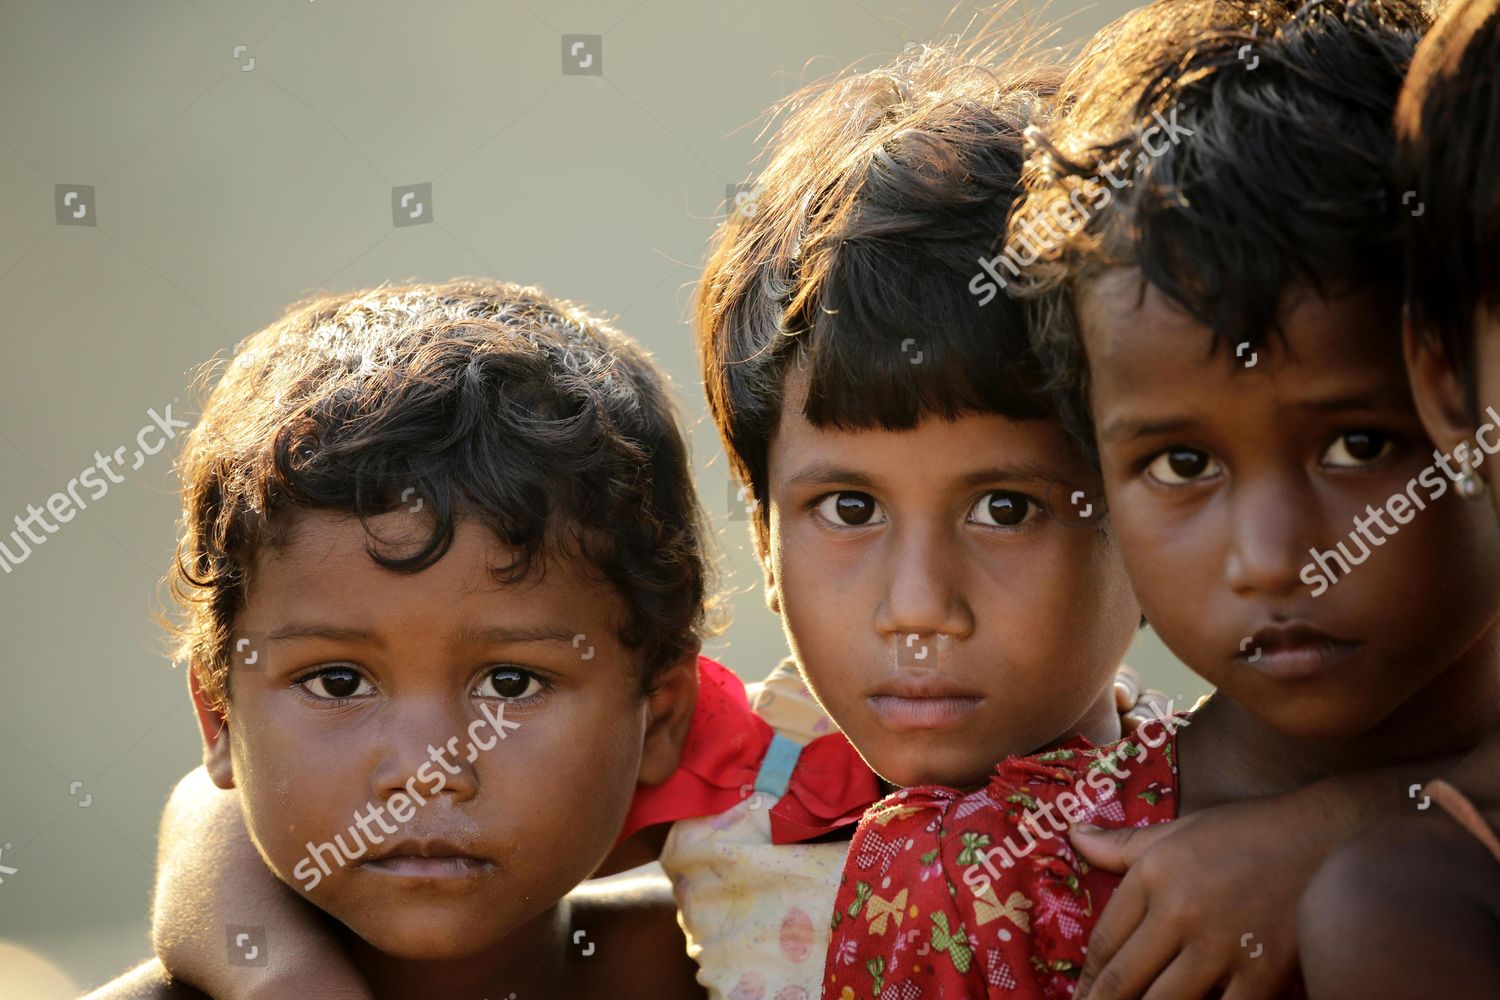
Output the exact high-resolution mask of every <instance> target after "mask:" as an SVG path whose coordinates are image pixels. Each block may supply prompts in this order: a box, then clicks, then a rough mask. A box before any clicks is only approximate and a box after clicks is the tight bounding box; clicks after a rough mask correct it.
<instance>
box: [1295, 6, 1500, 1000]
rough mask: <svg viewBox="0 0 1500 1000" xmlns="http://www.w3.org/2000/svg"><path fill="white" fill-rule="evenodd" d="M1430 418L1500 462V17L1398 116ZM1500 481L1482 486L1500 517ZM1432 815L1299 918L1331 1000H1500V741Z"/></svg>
mask: <svg viewBox="0 0 1500 1000" xmlns="http://www.w3.org/2000/svg"><path fill="white" fill-rule="evenodd" d="M1396 130H1397V139H1398V151H1399V156H1398V163H1399V166H1400V171H1399V183H1398V184H1397V185H1396V190H1397V191H1401V192H1403V193H1404V192H1406V191H1411V192H1413V197H1412V199H1411V201H1412V202H1413V203H1411V204H1407V205H1406V206H1405V208H1406V211H1404V212H1403V213H1402V215H1403V218H1404V220H1405V223H1406V232H1407V248H1406V251H1407V252H1406V266H1407V290H1408V306H1409V315H1410V317H1411V322H1410V324H1409V325H1408V327H1407V330H1406V340H1405V346H1406V357H1407V360H1408V362H1409V365H1408V367H1409V371H1410V374H1411V380H1412V389H1413V392H1414V394H1415V395H1416V400H1417V408H1418V410H1419V412H1420V413H1421V414H1422V418H1423V423H1424V424H1425V425H1426V427H1427V430H1428V432H1429V433H1430V434H1431V435H1432V438H1433V440H1435V441H1437V442H1438V443H1439V445H1440V446H1441V447H1442V449H1443V451H1445V452H1447V453H1450V454H1456V453H1457V452H1458V450H1459V449H1460V448H1463V449H1465V450H1467V451H1473V452H1474V465H1475V467H1476V468H1477V467H1479V466H1480V464H1481V462H1482V460H1483V459H1484V457H1485V456H1490V457H1494V455H1495V453H1496V451H1500V443H1497V442H1500V435H1497V428H1500V331H1497V325H1500V180H1497V179H1500V4H1497V3H1496V0H1456V2H1454V3H1452V4H1451V5H1449V6H1448V7H1447V8H1446V9H1445V10H1444V11H1443V13H1442V14H1441V16H1439V18H1438V20H1437V22H1436V23H1435V24H1434V25H1433V27H1432V30H1431V31H1430V32H1429V33H1428V35H1427V37H1426V38H1425V39H1423V41H1422V44H1421V45H1420V46H1418V48H1417V54H1416V58H1415V59H1414V60H1413V61H1412V68H1411V70H1410V72H1408V74H1407V77H1406V84H1405V86H1404V87H1403V88H1402V91H1401V99H1400V102H1399V103H1398V104H1397V111H1396ZM1493 469H1494V466H1493V465H1492V464H1491V465H1488V467H1486V468H1485V470H1484V471H1483V472H1476V473H1475V478H1474V479H1472V480H1471V481H1470V482H1471V483H1472V484H1473V485H1475V486H1478V487H1480V488H1482V489H1483V490H1484V491H1485V492H1486V493H1487V494H1488V495H1489V498H1490V502H1491V504H1492V505H1494V506H1495V507H1496V509H1497V510H1500V493H1497V492H1496V490H1495V487H1494V483H1493V481H1492V480H1493V475H1492V472H1493ZM1419 794H1420V796H1421V802H1422V803H1424V804H1425V809H1424V810H1423V811H1422V812H1419V813H1418V814H1417V815H1416V816H1412V817H1403V818H1400V819H1395V820H1391V821H1389V822H1387V823H1385V824H1382V825H1381V826H1380V827H1378V828H1377V829H1375V830H1373V831H1371V833H1370V834H1369V835H1368V836H1365V837H1362V838H1361V839H1359V840H1358V841H1356V842H1355V843H1353V844H1351V845H1350V846H1349V847H1347V848H1345V849H1344V850H1342V851H1340V852H1339V853H1338V854H1337V855H1335V856H1334V858H1333V859H1332V860H1330V861H1329V863H1328V864H1327V865H1326V866H1325V867H1324V869H1323V871H1322V872H1321V873H1320V874H1319V875H1318V877H1317V879H1316V880H1315V881H1314V882H1313V884H1312V886H1311V887H1310V888H1309V889H1308V892H1307V895H1306V896H1305V897H1304V898H1303V903H1302V908H1301V911H1300V914H1299V921H1298V923H1299V926H1300V928H1301V932H1300V939H1301V943H1302V953H1303V967H1304V968H1305V970H1306V973H1307V982H1308V991H1309V992H1310V993H1311V994H1312V995H1313V996H1314V997H1315V998H1317V1000H1342V998H1344V997H1348V998H1351V1000H1352V998H1360V1000H1385V998H1396V997H1408V996H1411V995H1413V993H1414V992H1416V991H1418V990H1420V992H1421V993H1422V994H1423V995H1424V996H1437V997H1479V996H1485V995H1493V994H1494V993H1495V992H1496V991H1497V990H1500V731H1494V730H1492V731H1491V735H1490V736H1489V738H1488V739H1487V740H1486V741H1485V742H1484V743H1483V744H1482V745H1481V746H1480V747H1479V748H1478V749H1476V750H1475V751H1474V753H1473V754H1471V755H1470V756H1468V757H1467V758H1465V759H1464V761H1463V763H1462V764H1461V765H1459V766H1458V767H1457V768H1456V769H1455V770H1454V771H1453V772H1452V774H1450V775H1449V776H1448V778H1447V779H1443V778H1437V779H1434V780H1433V781H1431V782H1429V783H1428V784H1427V786H1426V787H1424V788H1423V789H1421V791H1420V793H1419Z"/></svg>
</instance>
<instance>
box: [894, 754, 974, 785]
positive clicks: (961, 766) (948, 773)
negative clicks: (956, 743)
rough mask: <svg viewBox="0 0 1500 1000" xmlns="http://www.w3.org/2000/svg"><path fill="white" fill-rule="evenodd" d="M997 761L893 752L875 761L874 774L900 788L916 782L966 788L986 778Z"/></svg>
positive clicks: (917, 783)
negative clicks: (881, 759)
mask: <svg viewBox="0 0 1500 1000" xmlns="http://www.w3.org/2000/svg"><path fill="white" fill-rule="evenodd" d="M996 763H997V761H993V760H991V761H980V760H963V759H957V758H956V759H953V760H941V761H940V760H933V759H931V758H930V756H927V755H907V754H892V755H891V757H890V759H889V760H884V761H880V762H878V763H875V764H874V765H873V766H874V770H875V773H876V774H878V775H880V777H882V778H884V779H885V780H886V781H888V782H890V783H891V784H893V785H898V786H900V787H902V788H913V787H915V786H917V785H942V786H944V787H945V788H958V789H962V790H965V791H969V790H972V789H975V788H979V787H980V786H982V785H984V784H985V783H986V782H987V781H989V777H990V774H991V773H992V772H993V771H994V770H995V764H996Z"/></svg>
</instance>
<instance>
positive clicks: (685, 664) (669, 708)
mask: <svg viewBox="0 0 1500 1000" xmlns="http://www.w3.org/2000/svg"><path fill="white" fill-rule="evenodd" d="M646 703H647V704H646V741H645V743H644V745H643V746H642V747H641V771H640V775H639V776H638V778H637V779H636V780H638V781H639V782H640V783H641V784H643V785H659V784H661V783H662V782H664V781H666V780H667V779H668V778H670V777H671V776H672V772H673V771H675V770H677V765H678V763H679V762H680V761H681V760H682V747H683V744H685V743H686V742H687V734H688V727H689V726H690V725H691V724H692V721H693V709H694V708H695V707H696V706H697V704H698V650H697V649H694V650H692V651H691V652H689V653H685V654H683V656H682V658H681V659H679V660H678V661H677V662H676V663H673V664H672V665H670V666H668V667H666V668H664V669H663V670H662V671H661V673H660V674H658V675H657V677H656V683H655V686H654V687H653V688H652V689H651V693H650V694H649V695H647V696H646Z"/></svg>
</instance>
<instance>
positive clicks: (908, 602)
mask: <svg viewBox="0 0 1500 1000" xmlns="http://www.w3.org/2000/svg"><path fill="white" fill-rule="evenodd" d="M883 568H884V572H885V580H886V584H885V593H884V594H883V595H882V599H881V602H880V605H879V607H878V608H876V611H875V627H876V628H877V629H878V630H879V631H880V632H881V634H883V635H888V636H897V637H899V636H901V635H902V634H906V635H933V634H942V635H947V636H951V637H953V638H955V639H962V638H965V637H966V636H968V635H969V634H970V633H971V632H972V631H973V630H974V615H973V612H972V610H971V609H970V607H969V603H968V600H967V598H966V597H965V594H964V590H963V580H964V572H963V567H962V560H961V556H960V554H959V553H958V552H957V551H956V547H955V545H954V544H953V543H952V542H951V541H949V540H947V539H945V538H943V537H941V536H940V533H939V532H937V531H932V530H921V529H916V528H913V529H908V530H905V531H896V532H892V540H891V545H890V548H889V550H888V553H887V557H886V560H885V564H884V567H883Z"/></svg>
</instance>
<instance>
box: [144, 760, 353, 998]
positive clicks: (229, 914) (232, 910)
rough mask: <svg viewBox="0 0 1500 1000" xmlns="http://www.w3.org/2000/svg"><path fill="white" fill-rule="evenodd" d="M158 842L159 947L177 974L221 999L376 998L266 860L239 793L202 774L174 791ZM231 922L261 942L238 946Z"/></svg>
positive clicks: (154, 924)
mask: <svg viewBox="0 0 1500 1000" xmlns="http://www.w3.org/2000/svg"><path fill="white" fill-rule="evenodd" d="M159 844H160V846H159V848H158V850H157V860H156V865H157V878H156V901H155V904H154V906H153V909H152V914H151V936H152V944H153V945H154V946H155V948H156V953H157V955H158V956H160V958H161V961H162V964H163V965H165V966H166V968H167V969H170V970H171V972H172V974H173V975H175V976H176V977H177V978H179V979H181V980H184V981H186V982H189V983H191V984H193V985H194V986H196V987H198V988H199V989H201V990H203V991H205V992H207V993H210V994H212V995H213V996H215V997H218V998H221V1000H261V998H271V997H287V996H318V997H328V998H332V1000H368V998H369V997H370V996H371V993H370V990H369V987H368V986H366V985H365V983H364V982H363V980H362V979H361V978H360V976H359V974H358V973H357V972H356V971H355V969H354V966H353V965H352V964H351V963H350V961H349V959H348V958H347V957H346V956H345V955H344V953H343V951H342V949H341V948H340V946H339V944H338V942H337V940H336V939H335V938H334V937H333V935H332V933H331V932H330V930H329V928H328V924H327V920H326V918H325V917H324V916H323V914H322V913H321V912H320V911H318V910H317V909H315V908H314V907H312V906H311V905H309V904H308V903H306V902H304V901H303V899H302V898H301V897H300V896H298V895H297V894H296V892H294V891H293V890H292V889H290V888H288V887H287V886H285V885H283V884H282V882H281V881H280V880H279V879H278V878H276V876H275V875H273V874H272V873H271V871H270V869H268V868H267V867H266V866H265V863H264V862H263V861H262V860H261V857H260V854H259V853H258V852H257V851H256V849H255V845H254V844H252V843H251V842H250V835H249V834H248V833H246V832H245V824H244V820H243V819H242V817H241V814H240V804H239V795H238V793H237V792H235V791H232V790H231V791H224V790H222V789H220V788H217V787H216V786H215V785H214V783H213V782H212V781H211V780H210V779H209V777H208V775H207V773H206V772H204V770H203V768H201V767H200V768H197V769H196V770H194V771H192V772H190V773H189V774H188V775H187V777H185V778H183V779H182V781H180V782H179V783H178V785H177V787H176V789H174V790H173V792H172V797H171V799H170V800H169V801H168V803H167V808H166V812H165V813H164V814H163V815H162V822H161V835H160V837H159ZM232 926H234V927H245V928H259V929H261V931H260V937H259V940H258V941H257V940H255V939H253V938H249V937H247V938H246V939H245V941H244V944H243V945H242V947H240V948H235V947H234V939H233V937H232V936H231V935H230V932H229V928H230V927H232ZM257 945H258V946H259V947H260V949H261V950H260V951H259V952H252V951H251V949H252V948H256V947H257ZM247 955H253V957H251V958H246V956H247ZM252 963H254V964H252ZM261 963H263V964H261Z"/></svg>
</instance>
